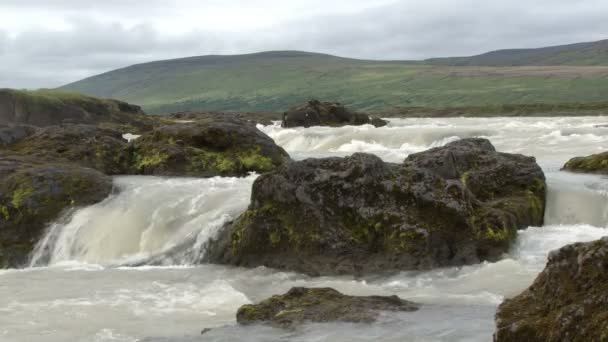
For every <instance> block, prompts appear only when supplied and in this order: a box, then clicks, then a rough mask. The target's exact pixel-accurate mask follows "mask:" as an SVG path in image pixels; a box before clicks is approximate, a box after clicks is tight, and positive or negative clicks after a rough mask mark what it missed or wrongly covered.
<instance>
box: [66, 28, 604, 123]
mask: <svg viewBox="0 0 608 342" xmlns="http://www.w3.org/2000/svg"><path fill="white" fill-rule="evenodd" d="M577 60H578V61H580V62H576V61H577ZM543 61H552V63H553V64H554V65H548V64H551V63H545V62H543ZM558 62H559V63H561V64H559V63H558ZM577 63H578V64H580V65H578V64H577ZM602 88H603V89H606V88H608V40H602V41H597V42H591V43H577V44H569V45H561V46H553V47H547V48H539V49H510V50H496V51H491V52H488V53H485V54H481V55H477V56H471V57H453V58H439V59H429V60H424V61H398V60H385V61H383V60H365V59H354V58H346V57H338V56H333V55H329V54H323V53H314V52H306V51H296V50H278V51H264V52H257V53H249V54H242V55H206V56H192V57H184V58H179V59H170V60H161V61H152V62H147V63H140V64H135V65H131V66H128V67H125V68H121V69H117V70H113V71H109V72H106V73H103V74H100V75H95V76H91V77H89V78H85V79H83V80H80V81H77V82H74V83H70V84H68V85H65V86H63V87H61V88H60V89H63V90H70V91H77V92H82V93H84V94H88V95H93V96H99V97H111V98H117V99H121V100H124V101H128V102H131V103H136V104H138V105H141V106H142V107H143V108H144V109H145V110H147V111H149V112H152V113H161V112H175V111H187V110H194V111H197V110H198V111H200V110H222V111H256V112H260V111H262V112H264V111H282V110H285V109H287V108H288V107H289V106H291V105H293V104H294V103H300V102H303V101H306V100H308V99H310V98H319V99H327V100H332V101H339V102H342V103H345V104H347V105H349V106H351V107H353V108H354V109H357V110H381V109H385V108H391V107H397V106H420V107H463V106H464V107H466V106H495V105H503V104H531V103H548V104H554V103H563V102H600V101H605V100H606V98H605V95H604V94H602V92H601V91H600V90H601V89H602Z"/></svg>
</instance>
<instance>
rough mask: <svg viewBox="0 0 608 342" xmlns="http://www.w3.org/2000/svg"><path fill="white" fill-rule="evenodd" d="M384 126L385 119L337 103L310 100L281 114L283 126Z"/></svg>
mask: <svg viewBox="0 0 608 342" xmlns="http://www.w3.org/2000/svg"><path fill="white" fill-rule="evenodd" d="M366 124H371V125H374V126H376V127H381V126H385V125H386V124H387V122H386V121H384V120H382V119H379V118H370V117H369V115H367V114H363V113H356V112H352V111H350V110H348V109H347V108H346V107H344V106H343V105H341V104H339V103H333V102H320V101H318V100H311V101H309V102H308V103H306V104H305V105H303V106H298V107H294V108H291V109H290V110H288V111H287V112H285V113H284V114H283V122H282V126H283V127H311V126H334V127H335V126H345V125H355V126H359V125H366Z"/></svg>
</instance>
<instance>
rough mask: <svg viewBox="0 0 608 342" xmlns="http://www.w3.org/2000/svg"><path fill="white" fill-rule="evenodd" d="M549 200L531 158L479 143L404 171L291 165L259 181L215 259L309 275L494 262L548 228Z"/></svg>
mask: <svg viewBox="0 0 608 342" xmlns="http://www.w3.org/2000/svg"><path fill="white" fill-rule="evenodd" d="M545 191H546V186H545V182H544V175H543V173H542V170H541V168H540V167H539V166H538V164H536V162H535V160H534V159H533V158H529V157H525V156H520V155H510V154H503V153H498V152H496V151H495V150H494V147H493V146H491V144H490V143H489V142H488V141H487V140H482V139H472V140H465V141H462V142H458V143H453V144H449V145H447V146H445V147H442V148H439V149H434V150H431V151H429V152H427V154H424V152H423V153H422V154H418V155H416V156H414V157H413V158H412V159H408V160H407V161H406V162H405V163H404V164H402V165H399V164H390V163H384V162H383V161H382V160H380V159H379V158H378V157H376V156H373V155H368V154H355V155H353V156H351V157H347V158H325V159H308V160H304V161H298V162H293V163H289V164H286V165H285V166H283V167H281V168H279V169H278V170H277V171H275V172H271V173H268V174H265V175H262V176H260V177H259V178H258V179H257V180H256V181H255V183H254V186H253V193H252V203H251V205H250V207H249V208H248V210H247V211H246V212H245V213H244V214H243V215H241V216H240V217H239V218H237V219H236V220H235V222H234V223H232V224H231V226H229V227H227V228H226V230H224V231H223V232H222V234H221V235H222V236H221V237H220V238H219V239H218V242H217V243H215V244H214V243H212V245H211V246H210V249H209V250H210V253H209V260H210V261H212V262H220V263H229V264H234V265H238V266H248V267H256V266H260V265H264V266H267V267H275V268H279V269H287V270H294V271H299V272H303V273H308V274H311V275H324V274H356V275H359V274H365V273H369V272H385V271H393V270H411V269H414V270H419V269H429V268H433V267H447V266H453V265H463V264H471V263H477V262H480V261H484V260H488V261H494V260H498V259H499V258H501V257H502V255H503V254H504V253H506V252H508V250H509V247H510V246H511V244H512V243H513V241H514V240H515V238H516V236H517V231H518V230H519V229H524V228H527V227H529V226H542V224H543V217H544V209H545V208H544V206H545V196H546V195H545ZM224 235H226V236H227V237H229V238H225V237H224Z"/></svg>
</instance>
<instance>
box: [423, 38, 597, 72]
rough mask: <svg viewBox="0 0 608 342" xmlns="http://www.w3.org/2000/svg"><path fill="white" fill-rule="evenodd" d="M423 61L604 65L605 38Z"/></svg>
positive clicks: (459, 64)
mask: <svg viewBox="0 0 608 342" xmlns="http://www.w3.org/2000/svg"><path fill="white" fill-rule="evenodd" d="M426 62H427V63H429V64H434V65H453V66H530V65H608V40H600V41H597V42H590V43H577V44H569V45H560V46H551V47H545V48H538V49H511V50H498V51H492V52H488V53H484V54H481V55H478V56H472V57H453V58H435V59H429V60H427V61H426Z"/></svg>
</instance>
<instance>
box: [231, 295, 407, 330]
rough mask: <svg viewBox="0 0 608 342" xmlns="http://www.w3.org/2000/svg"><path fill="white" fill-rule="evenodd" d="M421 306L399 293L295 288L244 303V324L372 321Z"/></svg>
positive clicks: (239, 315) (241, 319) (240, 320)
mask: <svg viewBox="0 0 608 342" xmlns="http://www.w3.org/2000/svg"><path fill="white" fill-rule="evenodd" d="M416 310H418V305H417V304H415V303H412V302H409V301H407V300H403V299H401V298H399V297H397V296H388V297H383V296H365V297H364V296H347V295H344V294H342V293H340V292H338V291H336V290H334V289H332V288H303V287H294V288H292V289H291V290H289V292H287V293H286V294H283V295H277V296H272V297H270V298H269V299H266V300H264V301H262V302H260V303H258V304H249V305H243V306H242V307H240V308H239V310H238V311H237V314H236V320H237V322H238V323H240V324H253V323H258V324H268V325H272V326H277V327H281V328H286V327H290V328H291V327H294V326H295V325H298V324H302V323H307V322H314V323H328V322H352V323H372V322H374V321H376V319H377V317H378V314H379V313H380V312H382V311H392V312H397V311H402V312H411V311H416Z"/></svg>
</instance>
